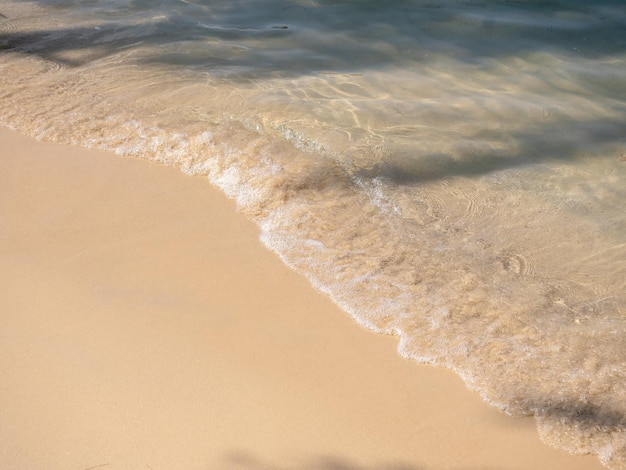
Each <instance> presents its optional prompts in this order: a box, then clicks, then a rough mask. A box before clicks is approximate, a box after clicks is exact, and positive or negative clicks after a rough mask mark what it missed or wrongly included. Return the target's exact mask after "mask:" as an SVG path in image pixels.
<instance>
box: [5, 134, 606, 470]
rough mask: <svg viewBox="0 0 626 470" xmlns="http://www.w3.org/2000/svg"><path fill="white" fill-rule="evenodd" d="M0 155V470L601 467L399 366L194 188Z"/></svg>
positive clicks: (158, 169)
mask: <svg viewBox="0 0 626 470" xmlns="http://www.w3.org/2000/svg"><path fill="white" fill-rule="evenodd" d="M0 142H1V145H0V260H2V262H1V263H0V285H1V286H2V287H1V289H0V312H1V314H0V338H1V339H0V374H1V376H2V381H1V382H0V423H1V425H0V466H1V467H2V468H11V469H44V468H45V469H46V470H55V469H59V470H60V469H75V470H86V469H95V468H101V469H107V470H108V469H120V470H122V469H148V470H157V469H168V470H175V469H181V470H183V469H184V470H192V469H249V470H278V469H281V470H283V469H315V470H337V469H341V470H364V469H402V470H417V469H444V468H450V469H465V470H467V469H531V468H550V469H557V470H558V469H568V470H572V469H586V470H592V469H595V468H598V469H599V468H602V467H601V466H600V464H599V463H598V461H597V459H596V458H595V457H589V456H585V457H581V456H573V455H569V454H566V453H565V452H562V451H559V450H555V449H551V448H549V447H547V446H545V445H543V444H542V443H541V442H540V441H539V438H538V435H537V432H536V430H535V423H534V420H533V419H531V418H524V419H513V418H509V417H507V416H506V415H504V414H503V413H501V412H499V411H497V410H495V409H493V408H491V407H489V406H488V405H486V404H484V403H483V402H482V401H481V400H480V399H479V397H478V396H477V395H476V394H475V393H473V392H471V391H468V390H467V389H466V388H465V386H464V385H463V383H462V382H461V380H460V379H459V378H457V377H456V376H455V375H454V374H452V373H451V372H448V371H446V370H441V369H436V368H433V367H429V366H424V365H419V364H416V363H413V362H410V361H407V360H404V359H402V358H400V357H399V356H398V355H397V353H396V350H395V349H396V343H397V341H396V339H395V338H391V337H385V336H378V335H375V334H373V333H370V332H368V331H366V330H364V329H362V328H360V327H359V326H357V325H356V324H355V323H354V322H353V321H352V320H351V319H350V318H349V317H348V315H347V314H345V313H344V312H343V311H341V310H340V309H339V308H338V307H337V306H336V305H334V304H333V303H332V302H331V301H330V300H329V299H328V298H327V297H325V296H324V295H323V294H321V293H319V292H317V291H316V290H314V289H313V288H312V287H311V286H310V285H309V284H308V283H307V281H306V280H305V279H304V278H303V277H302V276H300V275H298V274H296V273H294V272H292V271H290V270H289V269H288V268H286V267H285V266H284V265H283V264H282V263H281V261H280V260H279V259H278V257H277V256H276V255H274V254H273V253H271V252H269V251H268V250H266V249H265V248H264V247H263V246H262V245H261V244H260V242H259V241H258V229H257V228H256V227H255V226H254V225H253V224H252V223H251V222H249V221H248V220H247V219H245V218H244V217H243V216H242V215H240V214H238V213H237V212H236V209H235V205H234V203H233V202H232V201H230V200H228V199H227V198H226V197H225V196H223V195H222V194H221V193H220V192H218V191H217V190H215V189H213V188H212V187H211V186H210V185H209V184H208V182H207V181H206V180H205V179H203V178H194V177H190V176H186V175H184V174H182V173H180V172H179V171H177V170H175V169H172V168H168V167H163V166H158V165H155V164H151V163H148V162H145V161H141V160H135V159H123V158H120V157H117V156H114V155H109V154H106V153H102V152H95V151H89V150H84V149H81V148H75V147H68V146H61V145H55V144H50V143H41V142H37V141H35V140H33V139H31V138H28V137H24V136H22V135H19V134H16V133H14V132H12V131H9V130H6V129H0Z"/></svg>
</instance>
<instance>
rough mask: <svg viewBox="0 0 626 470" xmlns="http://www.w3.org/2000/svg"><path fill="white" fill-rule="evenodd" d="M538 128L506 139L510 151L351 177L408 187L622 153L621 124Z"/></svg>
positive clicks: (394, 165) (562, 123)
mask: <svg viewBox="0 0 626 470" xmlns="http://www.w3.org/2000/svg"><path fill="white" fill-rule="evenodd" d="M538 127H539V128H533V129H527V130H525V131H519V132H517V133H513V134H511V135H510V139H511V141H514V142H516V148H515V150H511V151H509V152H507V153H506V154H504V153H502V152H500V151H480V152H477V151H465V152H461V155H460V156H459V158H456V159H455V158H452V157H451V156H450V155H447V154H444V153H438V154H425V155H421V156H420V157H419V158H404V159H403V158H389V159H384V160H382V161H378V162H376V163H375V164H373V165H372V166H371V167H368V168H360V169H358V170H356V171H355V175H356V176H357V177H361V178H367V179H370V178H382V179H384V180H386V181H389V182H391V183H394V184H400V185H410V184H413V183H416V184H417V183H423V182H427V181H431V180H439V179H444V178H450V177H455V176H460V177H472V176H481V175H486V174H489V173H493V172H497V171H501V170H508V169H513V168H522V167H528V166H529V165H534V164H541V163H545V162H546V161H553V162H558V161H571V160H576V159H580V158H587V157H588V156H589V155H587V154H585V152H582V153H581V149H586V150H588V151H593V150H594V148H601V147H602V146H605V145H606V144H610V143H614V144H615V147H616V149H617V148H621V149H623V151H626V140H625V137H626V120H620V119H595V120H587V121H576V120H568V119H561V120H559V121H557V122H556V123H552V124H543V123H542V124H541V125H540V126H538ZM618 152H619V151H617V150H616V153H615V154H614V155H609V156H612V157H614V160H615V166H616V168H617V167H622V166H626V164H624V162H623V161H622V160H621V159H620V156H619V153H618Z"/></svg>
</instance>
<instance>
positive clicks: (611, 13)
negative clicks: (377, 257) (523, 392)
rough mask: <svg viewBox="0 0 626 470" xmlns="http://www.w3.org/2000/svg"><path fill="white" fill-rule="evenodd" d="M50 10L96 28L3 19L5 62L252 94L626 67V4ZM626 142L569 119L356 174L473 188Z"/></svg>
mask: <svg viewBox="0 0 626 470" xmlns="http://www.w3.org/2000/svg"><path fill="white" fill-rule="evenodd" d="M40 3H42V4H43V5H45V6H46V7H49V8H52V10H51V11H55V12H56V11H57V10H58V12H59V14H72V11H73V10H72V9H74V10H76V7H78V6H80V8H81V14H85V12H86V14H87V16H88V17H90V16H89V15H92V16H91V18H92V19H93V22H92V23H87V24H90V26H88V27H87V26H79V27H75V28H61V29H58V30H57V29H51V28H48V29H45V28H44V29H41V28H38V27H29V26H28V23H25V25H23V24H22V23H19V22H18V23H16V24H17V26H16V27H11V26H8V25H10V24H11V21H12V18H5V19H0V53H2V52H4V53H20V54H32V55H37V56H40V57H42V58H44V59H46V60H48V61H53V62H55V63H58V64H60V65H62V66H64V67H81V66H86V65H88V64H89V63H90V62H92V61H96V60H100V59H103V58H107V57H109V56H115V55H116V54H118V53H120V52H123V51H128V50H133V49H134V48H137V47H139V48H141V53H140V54H138V55H137V56H136V58H134V59H132V60H135V61H136V63H138V64H139V65H150V64H155V65H156V64H158V65H159V66H162V65H166V66H172V67H176V68H178V67H188V68H189V69H193V70H198V71H201V72H203V71H204V72H207V73H209V74H210V75H211V76H213V77H214V78H223V79H225V80H229V81H232V82H242V83H246V82H247V81H262V80H271V79H273V78H297V77H300V76H307V75H315V74H318V73H328V72H331V73H332V72H336V73H362V72H365V71H368V70H376V69H382V68H385V67H397V66H402V67H410V68H412V69H417V70H419V68H420V67H424V68H428V67H432V68H435V69H439V68H440V69H442V70H444V71H445V69H446V67H448V65H449V64H454V67H455V70H456V73H460V72H459V71H462V70H463V67H468V69H467V70H468V73H472V70H473V71H480V70H481V69H482V68H483V66H484V67H489V66H490V65H489V64H490V63H491V62H492V61H495V62H498V63H502V62H504V61H506V60H508V59H511V60H515V59H516V58H521V57H528V56H529V55H531V54H536V53H539V54H541V53H546V54H550V55H553V56H559V57H563V58H565V59H567V60H569V59H572V60H574V59H575V58H582V59H598V60H603V61H604V62H610V61H611V60H616V61H623V60H624V56H625V55H626V11H624V9H623V1H622V0H598V1H597V2H593V3H590V2H583V1H568V2H562V1H557V0H552V1H550V0H547V1H541V2H534V1H533V2H531V1H522V0H519V1H514V0H499V1H495V0H494V1H489V2H471V1H461V0H459V1H434V0H398V1H395V2H382V1H379V0H376V1H374V0H345V1H342V2H337V1H334V0H332V1H331V0H266V1H250V0H233V1H229V2H223V1H217V0H190V1H188V2H187V1H185V2H182V1H181V2H173V1H165V0H161V1H148V0H134V1H129V2H123V6H120V2H117V1H112V0H111V1H102V2H97V3H94V2H81V1H78V0H74V1H70V0H58V1H56V2H48V1H46V2H40ZM0 13H2V12H0ZM66 22H67V21H66ZM125 60H131V59H128V58H126V59H125ZM446 64H448V65H446ZM494 73H497V72H494ZM593 80H594V79H593V78H592V79H590V81H589V82H584V83H583V82H580V83H578V85H581V86H582V87H586V88H587V89H588V90H589V93H598V94H599V96H601V95H602V94H603V93H604V95H605V97H607V96H609V95H610V96H609V97H610V98H612V99H613V98H614V97H615V96H619V93H620V90H624V89H626V77H625V76H624V75H623V74H621V75H619V76H616V77H614V79H612V80H613V81H614V82H615V84H614V85H612V86H613V88H612V89H611V88H610V87H608V88H607V87H606V86H605V85H602V86H599V87H598V90H595V89H594V86H595V84H594V83H593ZM616 90H617V91H616ZM607 94H608V95H607ZM623 106H624V103H623V101H620V102H619V104H616V109H617V110H618V112H617V113H614V114H616V115H621V114H623V113H622V112H621V109H622V108H623ZM545 136H549V138H546V137H545ZM624 136H626V120H623V119H611V118H608V117H607V118H605V119H598V118H590V119H588V120H586V121H585V120H582V121H575V120H568V119H567V118H566V117H564V118H560V119H556V120H554V121H553V122H552V123H551V124H544V123H538V124H537V125H536V126H533V127H532V128H529V129H525V130H523V131H518V132H517V134H516V135H510V139H511V141H514V142H516V145H515V148H516V150H515V152H514V153H512V154H507V155H503V154H502V153H498V152H489V151H482V152H479V153H474V152H472V151H468V152H465V153H463V155H461V158H456V157H455V158H452V156H450V155H445V154H442V155H435V154H433V155H424V156H423V157H424V158H425V159H427V160H429V161H430V162H435V164H434V165H422V164H421V163H423V159H416V160H415V161H413V162H411V160H410V159H406V161H404V160H402V159H395V158H393V157H392V158H391V159H388V160H387V161H384V162H381V163H377V164H376V165H375V166H373V167H372V168H366V169H359V170H358V172H359V175H360V176H364V177H376V176H381V177H384V178H388V179H390V180H393V181H395V182H397V183H400V184H409V183H412V182H421V181H424V180H430V179H438V178H442V177H447V176H456V175H462V176H473V175H480V174H486V173H489V172H493V171H497V170H501V169H506V168H512V167H518V166H522V165H528V164H533V163H537V162H540V161H542V160H545V159H546V158H548V157H549V158H556V159H568V158H573V157H574V156H576V155H578V156H580V148H588V147H589V146H590V143H591V145H593V143H594V142H603V143H604V144H606V143H612V142H614V143H617V144H619V145H623V141H624ZM475 137H476V139H477V140H480V136H475Z"/></svg>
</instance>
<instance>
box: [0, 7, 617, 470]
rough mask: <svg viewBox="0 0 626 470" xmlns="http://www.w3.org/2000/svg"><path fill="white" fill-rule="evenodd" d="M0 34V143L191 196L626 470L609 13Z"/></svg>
mask: <svg viewBox="0 0 626 470" xmlns="http://www.w3.org/2000/svg"><path fill="white" fill-rule="evenodd" d="M0 14H2V15H3V16H2V17H0V84H1V86H0V124H2V125H5V126H8V127H11V128H14V129H16V130H19V131H21V132H24V133H26V134H29V135H32V136H35V137H38V138H41V139H45V140H51V141H58V142H65V143H72V144H76V145H81V146H85V147H90V148H99V149H105V150H109V151H114V152H117V153H119V154H120V155H134V156H140V157H143V158H146V159H149V160H152V161H158V162H162V163H165V164H168V165H172V166H176V167H179V168H180V169H182V170H183V171H185V172H187V173H190V174H196V175H205V176H206V177H207V178H208V179H209V180H210V182H211V183H212V184H214V185H217V186H218V187H220V188H221V189H222V190H223V191H224V192H225V193H226V194H227V195H229V196H230V197H233V198H235V199H236V200H237V203H238V206H239V209H240V210H241V211H242V212H243V213H245V214H246V215H247V216H249V217H250V218H251V219H252V220H254V221H255V222H256V223H257V224H258V225H259V226H260V227H261V230H262V241H263V242H264V243H265V244H266V245H267V246H268V247H269V248H270V249H272V250H274V251H275V252H276V253H278V255H279V256H281V258H282V259H283V260H284V262H285V263H286V264H287V265H289V266H291V267H293V268H294V269H295V270H297V271H299V272H301V273H303V274H304V275H306V276H307V277H308V278H309V279H310V280H311V282H312V283H313V284H314V285H315V286H316V287H317V288H318V289H320V290H322V291H324V292H326V293H328V294H329V295H330V296H331V297H332V298H333V299H334V300H335V302H337V304H339V305H340V306H341V307H342V308H343V309H344V310H346V311H347V312H349V313H350V314H351V315H352V316H353V317H354V318H355V320H356V321H357V322H358V323H360V324H362V325H364V326H366V327H368V328H371V329H373V330H375V331H379V332H382V333H388V334H395V335H397V336H398V337H399V341H400V346H399V351H400V353H401V354H402V355H403V356H406V357H411V358H414V359H416V360H419V361H423V362H428V363H432V364H435V365H440V366H445V367H449V368H451V369H453V370H455V371H457V372H458V373H459V374H460V375H461V376H462V377H463V378H464V380H465V381H466V383H467V384H468V386H469V387H470V388H472V389H474V390H476V391H477V392H478V393H480V394H481V396H482V397H483V398H484V399H485V400H487V401H488V402H490V403H492V404H494V405H495V406H498V407H499V408H501V409H503V410H505V411H507V412H508V413H510V414H512V415H535V416H536V417H537V423H538V429H539V432H540V434H541V437H542V439H543V440H544V441H545V442H547V443H549V444H552V445H554V446H557V447H560V448H564V449H566V450H569V451H571V452H582V453H586V452H592V453H595V454H598V455H599V457H600V458H601V459H602V461H603V462H604V463H605V464H606V465H607V466H609V467H611V468H626V434H625V430H626V391H625V381H624V378H625V376H626V360H625V359H626V344H625V342H626V340H625V338H626V336H625V335H624V333H625V332H626V328H625V327H626V318H625V315H626V311H625V305H626V211H624V209H623V208H624V205H625V202H626V185H625V181H626V119H625V118H626V67H625V65H626V9H625V8H624V7H623V4H622V2H619V1H602V0H600V1H597V2H594V3H593V4H590V3H589V2H576V1H570V2H563V1H530V0H528V1H445V0H444V1H437V2H435V1H418V0H406V1H395V2H383V1H377V2H373V1H357V0H353V1H344V2H341V1H322V0H319V1H315V0H310V1H305V0H299V1H286V0H285V1H272V0H268V1H264V2H260V1H245V2H244V1H237V0H234V1H229V2H217V1H209V0H202V1H200V0H199V1H182V0H181V1H174V0H164V1H150V2H148V1H143V2H142V1H115V0H111V1H98V2H93V1H62V0H60V1H41V2H10V1H5V0H0ZM347 347H349V345H347Z"/></svg>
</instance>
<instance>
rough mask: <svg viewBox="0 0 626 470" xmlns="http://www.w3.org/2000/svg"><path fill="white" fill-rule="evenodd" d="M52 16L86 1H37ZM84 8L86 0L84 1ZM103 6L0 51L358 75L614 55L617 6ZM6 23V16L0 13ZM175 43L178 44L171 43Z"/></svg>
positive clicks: (622, 46)
mask: <svg viewBox="0 0 626 470" xmlns="http://www.w3.org/2000/svg"><path fill="white" fill-rule="evenodd" d="M40 3H42V4H44V5H46V6H51V5H52V6H55V7H56V9H58V10H59V11H60V12H62V11H64V9H66V8H69V9H70V10H68V11H69V12H70V13H71V9H72V8H73V7H74V8H75V7H76V6H77V5H80V6H81V7H82V8H84V9H86V7H85V3H86V2H79V1H57V2H40ZM91 3H93V2H91ZM475 3H476V2H467V1H454V2H453V1H448V2H436V1H426V0H400V1H395V2H381V1H371V0H348V1H343V2H336V1H331V0H269V1H263V2H261V1H256V2H255V1H250V0H238V1H229V2H219V1H210V0H204V1H202V0H197V1H190V2H171V1H169V2H168V1H159V2H147V0H135V1H130V2H124V5H123V6H120V3H119V2H109V1H103V2H98V6H97V7H95V6H93V7H92V10H88V11H91V12H92V13H93V15H94V16H93V17H94V18H96V19H98V20H99V21H101V24H99V25H97V26H96V25H94V26H92V27H90V28H84V27H78V28H70V29H60V30H56V29H50V30H31V31H29V30H26V31H13V32H11V31H5V32H2V26H1V23H0V50H2V49H3V50H5V51H16V52H24V53H31V54H37V55H40V56H42V57H43V58H45V59H48V60H53V61H58V62H61V63H63V64H64V65H69V66H80V65H84V61H76V62H72V61H67V60H65V59H63V58H61V57H60V53H62V52H64V51H68V50H79V49H85V48H87V49H89V48H93V49H94V55H93V56H89V59H88V60H93V59H96V58H101V57H104V56H107V55H110V54H115V53H116V52H118V51H119V50H120V49H122V48H125V47H129V46H131V45H133V44H136V43H137V42H141V43H143V44H146V43H147V44H152V45H161V46H174V44H178V45H180V46H181V47H178V48H176V47H165V48H162V49H155V50H154V51H153V52H152V53H148V54H147V55H146V56H145V57H144V58H143V59H142V60H143V61H144V62H156V63H171V64H173V65H179V64H185V65H188V66H193V67H206V68H207V69H210V70H212V69H214V68H215V67H218V68H220V69H221V70H220V73H222V74H224V75H225V76H228V77H229V79H241V80H246V79H251V78H254V79H262V78H264V77H276V76H280V77H293V76H299V75H306V74H311V73H316V72H327V71H333V72H348V73H350V72H355V73H356V72H359V71H362V70H365V69H375V68H379V67H385V66H388V65H394V64H402V63H414V64H416V65H428V64H429V63H430V62H432V61H433V60H437V59H439V58H441V57H445V58H447V59H450V60H454V61H458V62H461V63H468V64H471V65H476V64H481V63H482V62H483V61H485V60H490V59H493V58H502V57H503V56H508V57H518V56H523V55H525V54H528V53H533V52H549V53H554V54H562V55H566V56H571V55H576V56H580V57H588V58H598V57H610V56H612V55H623V54H624V53H626V13H624V11H623V8H622V7H623V2H621V1H618V0H599V1H597V2H593V4H591V3H589V2H577V1H571V2H561V1H542V2H525V1H510V0H500V1H491V2H480V3H479V4H475ZM8 20H10V18H9V19H8ZM182 46H184V47H182Z"/></svg>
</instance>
